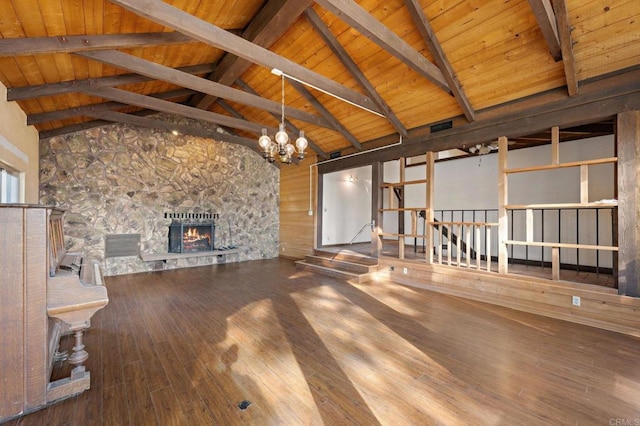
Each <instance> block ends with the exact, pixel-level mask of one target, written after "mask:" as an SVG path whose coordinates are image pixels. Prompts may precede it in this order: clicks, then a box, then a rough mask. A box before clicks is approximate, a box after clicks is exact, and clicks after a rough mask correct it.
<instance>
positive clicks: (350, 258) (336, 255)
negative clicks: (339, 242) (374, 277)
mask: <svg viewBox="0 0 640 426" xmlns="http://www.w3.org/2000/svg"><path fill="white" fill-rule="evenodd" d="M314 255H315V256H319V257H326V258H329V259H335V260H344V261H347V262H351V263H358V264H361V265H369V266H374V265H377V264H378V259H376V258H375V257H370V256H365V255H364V254H359V253H356V252H346V253H345V252H344V251H341V252H333V251H329V250H322V249H316V250H314Z"/></svg>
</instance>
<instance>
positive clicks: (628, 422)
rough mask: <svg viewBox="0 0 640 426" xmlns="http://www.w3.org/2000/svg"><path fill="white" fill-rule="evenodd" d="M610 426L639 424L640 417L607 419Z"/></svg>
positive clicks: (637, 425)
mask: <svg viewBox="0 0 640 426" xmlns="http://www.w3.org/2000/svg"><path fill="white" fill-rule="evenodd" d="M609 424H610V425H611V426H640V418H637V419H614V418H611V419H609Z"/></svg>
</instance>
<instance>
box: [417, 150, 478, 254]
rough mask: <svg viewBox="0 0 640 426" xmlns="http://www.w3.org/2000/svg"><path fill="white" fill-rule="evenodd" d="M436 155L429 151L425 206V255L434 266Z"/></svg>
mask: <svg viewBox="0 0 640 426" xmlns="http://www.w3.org/2000/svg"><path fill="white" fill-rule="evenodd" d="M435 164H436V162H435V153H434V152H433V151H428V152H427V164H426V167H427V170H426V176H425V177H426V178H427V185H426V190H427V193H426V200H427V203H426V205H425V207H426V208H427V210H426V211H425V213H426V214H425V218H424V220H425V234H426V236H425V239H426V242H425V244H424V251H425V255H426V260H427V263H429V264H432V263H433V247H434V245H433V225H431V222H433V205H434V203H433V199H434V191H435V182H434V177H435V175H436V173H435ZM467 244H469V242H468V241H467ZM440 247H442V243H440Z"/></svg>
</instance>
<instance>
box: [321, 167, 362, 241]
mask: <svg viewBox="0 0 640 426" xmlns="http://www.w3.org/2000/svg"><path fill="white" fill-rule="evenodd" d="M350 177H353V179H352V181H350V179H349V178H350ZM322 184H323V191H322V195H323V196H322V245H332V244H346V243H348V242H349V241H350V240H351V239H352V238H353V237H354V236H355V235H356V233H357V232H358V231H359V230H360V228H362V226H363V225H364V224H365V223H371V219H372V218H371V166H366V167H359V168H357V169H351V170H343V171H340V172H335V173H328V174H325V175H324V176H323V181H322ZM368 241H371V229H370V228H369V227H367V228H366V229H365V230H364V231H362V233H361V234H360V235H359V236H358V238H357V239H356V240H355V241H354V242H368Z"/></svg>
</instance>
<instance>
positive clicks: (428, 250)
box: [424, 151, 435, 264]
mask: <svg viewBox="0 0 640 426" xmlns="http://www.w3.org/2000/svg"><path fill="white" fill-rule="evenodd" d="M426 161H427V164H426V167H427V170H426V176H425V177H426V179H427V184H426V185H425V186H426V190H427V194H426V198H425V200H426V202H427V203H426V208H427V210H426V211H425V219H424V220H425V235H426V236H425V240H426V241H425V244H424V247H425V250H424V251H425V255H426V258H427V259H426V260H427V263H429V264H431V263H433V225H431V223H432V222H433V194H434V182H433V179H434V176H435V171H434V165H435V155H434V153H433V152H432V151H429V152H427V160H426Z"/></svg>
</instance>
